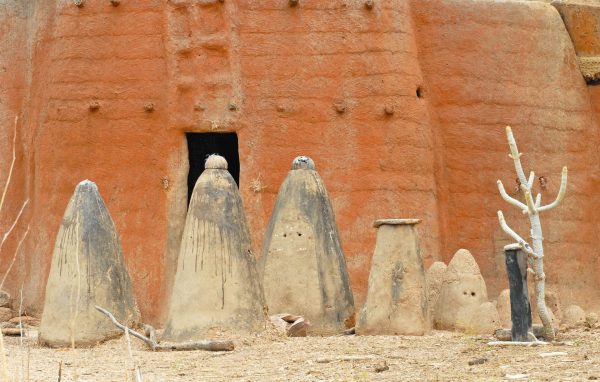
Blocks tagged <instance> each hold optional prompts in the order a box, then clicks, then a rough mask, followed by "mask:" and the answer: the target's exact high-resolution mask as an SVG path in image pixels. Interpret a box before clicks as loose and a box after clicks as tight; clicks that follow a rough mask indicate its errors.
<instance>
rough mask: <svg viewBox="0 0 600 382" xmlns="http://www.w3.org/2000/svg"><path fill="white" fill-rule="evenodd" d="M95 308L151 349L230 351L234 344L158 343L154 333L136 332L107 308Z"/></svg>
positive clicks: (215, 342) (225, 342) (227, 342)
mask: <svg viewBox="0 0 600 382" xmlns="http://www.w3.org/2000/svg"><path fill="white" fill-rule="evenodd" d="M96 309H97V310H98V311H99V312H100V313H103V314H104V315H106V316H107V317H108V318H109V319H110V320H111V321H112V323H113V324H114V325H115V326H116V327H117V328H119V329H121V330H122V331H123V332H126V331H127V332H129V334H131V335H132V336H134V337H135V338H137V339H140V340H142V341H144V343H145V344H146V345H147V346H148V347H149V348H150V350H152V351H185V350H208V351H231V350H233V349H234V345H233V342H232V341H208V340H205V341H193V342H182V343H169V344H159V343H157V342H156V340H154V338H155V337H154V335H153V334H151V335H150V336H149V337H146V336H145V335H143V334H141V333H138V332H136V331H135V330H133V329H130V328H128V327H127V326H125V325H123V324H121V323H120V322H119V321H117V319H116V318H115V316H113V314H112V313H110V312H109V311H108V310H106V309H104V308H101V307H99V306H96ZM146 328H148V329H149V330H150V331H151V333H152V332H153V331H154V328H152V327H151V326H149V325H146Z"/></svg>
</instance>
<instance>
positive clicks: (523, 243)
mask: <svg viewBox="0 0 600 382" xmlns="http://www.w3.org/2000/svg"><path fill="white" fill-rule="evenodd" d="M498 221H499V222H500V227H501V228H502V230H503V231H504V232H505V233H506V234H507V235H508V236H510V237H512V238H513V239H514V240H515V241H516V242H517V243H519V246H521V248H522V249H523V251H524V252H525V253H527V254H528V255H531V256H533V257H535V258H540V257H541V256H539V255H537V254H536V253H535V252H533V248H531V246H530V245H529V243H527V242H526V241H525V240H524V239H523V238H522V237H521V236H519V234H518V233H516V232H515V231H513V229H512V228H510V227H509V226H508V224H506V220H504V214H503V213H502V211H498Z"/></svg>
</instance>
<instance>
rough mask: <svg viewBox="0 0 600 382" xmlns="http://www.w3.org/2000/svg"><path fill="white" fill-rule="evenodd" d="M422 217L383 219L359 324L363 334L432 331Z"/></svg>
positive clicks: (377, 226) (412, 333)
mask: <svg viewBox="0 0 600 382" xmlns="http://www.w3.org/2000/svg"><path fill="white" fill-rule="evenodd" d="M419 222H420V220H418V219H381V220H377V221H376V222H375V224H374V226H375V228H377V241H376V244H375V252H374V254H373V258H372V260H371V272H370V274H369V290H368V293H367V300H366V303H365V305H364V307H363V309H362V311H361V314H360V319H359V321H358V325H357V327H356V333H357V334H363V335H394V334H405V335H423V334H425V333H427V332H428V331H429V326H430V325H429V319H428V309H427V285H426V281H425V270H424V268H423V257H422V255H421V250H420V245H419V235H418V232H417V228H416V225H417V224H418V223H419Z"/></svg>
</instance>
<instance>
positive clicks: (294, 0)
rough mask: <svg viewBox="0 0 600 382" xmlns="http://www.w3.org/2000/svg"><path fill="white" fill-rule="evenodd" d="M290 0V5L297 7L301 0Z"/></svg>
mask: <svg viewBox="0 0 600 382" xmlns="http://www.w3.org/2000/svg"><path fill="white" fill-rule="evenodd" d="M289 1H290V7H295V6H297V5H298V4H299V3H300V0H289Z"/></svg>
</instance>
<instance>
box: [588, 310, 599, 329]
mask: <svg viewBox="0 0 600 382" xmlns="http://www.w3.org/2000/svg"><path fill="white" fill-rule="evenodd" d="M597 322H598V315H597V314H596V313H593V312H592V313H588V315H587V316H585V324H586V325H587V326H588V328H593V327H594V326H596V323H597Z"/></svg>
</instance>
